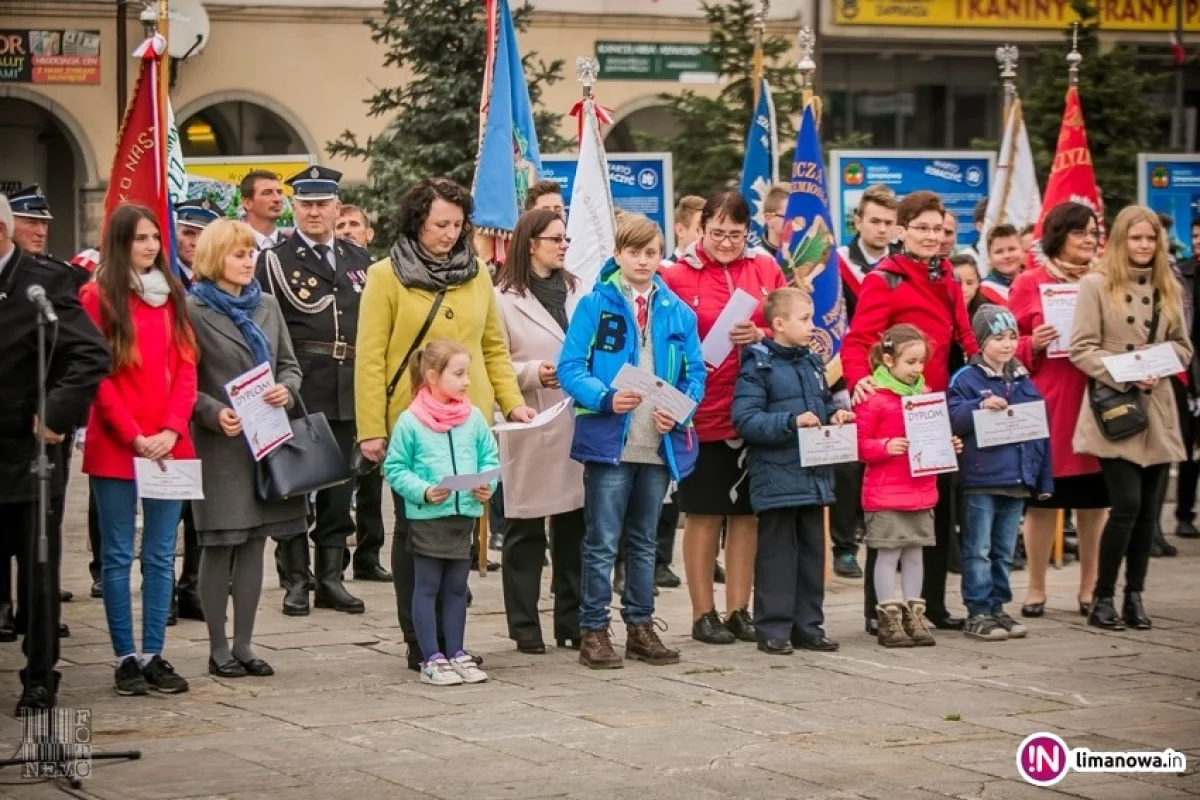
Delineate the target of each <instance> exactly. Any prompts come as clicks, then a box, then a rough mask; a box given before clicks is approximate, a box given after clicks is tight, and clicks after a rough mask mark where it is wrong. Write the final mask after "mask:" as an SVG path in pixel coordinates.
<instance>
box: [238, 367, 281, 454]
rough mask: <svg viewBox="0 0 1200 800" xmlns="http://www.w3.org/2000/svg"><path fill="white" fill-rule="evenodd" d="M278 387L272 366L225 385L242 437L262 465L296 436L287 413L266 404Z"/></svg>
mask: <svg viewBox="0 0 1200 800" xmlns="http://www.w3.org/2000/svg"><path fill="white" fill-rule="evenodd" d="M274 385H275V375H274V373H272V371H271V365H270V364H260V365H259V366H257V367H255V368H254V369H252V370H250V371H249V372H247V373H245V374H244V375H239V376H238V377H236V378H234V379H233V380H231V381H230V382H229V383H227V384H225V393H226V394H227V395H229V402H230V404H231V405H232V407H233V410H234V412H235V413H236V414H237V415H238V418H239V419H241V421H242V433H243V434H244V435H245V437H246V441H247V442H248V443H249V445H250V453H251V455H253V456H254V460H255V461H262V460H263V459H264V458H266V457H267V456H269V455H270V454H271V453H273V452H275V451H276V450H278V449H279V448H280V447H282V446H283V445H284V444H285V443H286V442H288V441H290V440H291V438H292V435H293V434H292V424H291V422H290V421H288V415H287V412H286V411H284V410H283V409H282V408H277V407H275V406H273V405H271V404H270V403H268V402H267V401H266V400H263V395H265V394H266V393H267V390H268V389H270V388H271V387H272V386H274Z"/></svg>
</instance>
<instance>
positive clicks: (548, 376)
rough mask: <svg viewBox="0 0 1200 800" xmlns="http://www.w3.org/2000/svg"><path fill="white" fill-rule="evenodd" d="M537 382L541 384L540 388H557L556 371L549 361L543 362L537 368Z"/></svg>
mask: <svg viewBox="0 0 1200 800" xmlns="http://www.w3.org/2000/svg"><path fill="white" fill-rule="evenodd" d="M538 380H539V381H541V382H542V386H545V387H546V388H547V389H557V388H559V386H558V369H557V368H556V367H555V366H554V365H553V364H551V363H550V362H549V361H543V362H542V364H541V366H539V367H538Z"/></svg>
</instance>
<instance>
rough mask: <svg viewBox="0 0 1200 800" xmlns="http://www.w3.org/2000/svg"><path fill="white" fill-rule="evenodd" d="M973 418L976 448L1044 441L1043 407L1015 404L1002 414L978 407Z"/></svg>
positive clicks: (1046, 429)
mask: <svg viewBox="0 0 1200 800" xmlns="http://www.w3.org/2000/svg"><path fill="white" fill-rule="evenodd" d="M972 415H973V416H974V418H975V441H976V443H977V444H978V445H979V446H980V447H995V446H997V445H1001V444H1015V443H1017V442H1030V441H1033V440H1035V439H1048V438H1049V437H1050V426H1049V425H1048V424H1047V423H1046V404H1045V402H1043V401H1041V400H1039V401H1037V402H1036V403H1018V404H1016V405H1015V406H1009V407H1008V408H1006V409H1004V410H1003V411H992V410H991V409H987V408H981V409H979V410H978V411H975V412H973V414H972Z"/></svg>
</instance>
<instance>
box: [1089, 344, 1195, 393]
mask: <svg viewBox="0 0 1200 800" xmlns="http://www.w3.org/2000/svg"><path fill="white" fill-rule="evenodd" d="M1100 360H1101V361H1103V362H1104V367H1105V369H1107V370H1108V374H1109V375H1112V379H1113V380H1114V381H1119V382H1121V383H1137V382H1138V381H1144V380H1146V379H1147V378H1166V377H1169V376H1171V375H1178V374H1179V373H1181V372H1183V364H1180V363H1179V356H1178V355H1177V354H1176V353H1175V348H1174V347H1172V346H1171V345H1169V344H1165V343H1164V344H1156V345H1154V346H1153V347H1147V348H1146V349H1145V350H1137V351H1135V352H1132V353H1122V354H1121V355H1119V356H1104V357H1103V358H1101V359H1100Z"/></svg>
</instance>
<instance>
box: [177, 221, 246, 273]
mask: <svg viewBox="0 0 1200 800" xmlns="http://www.w3.org/2000/svg"><path fill="white" fill-rule="evenodd" d="M239 247H246V248H249V249H251V250H253V249H254V231H253V230H252V229H251V228H250V226H249V225H247V224H246V223H244V222H239V221H238V220H235V219H218V220H214V221H213V222H211V223H209V224H208V226H207V227H206V228H205V229H204V230H202V231H201V232H200V237H199V238H198V239H196V255H195V256H194V257H193V258H192V272H194V273H196V277H198V278H203V279H204V280H207V281H213V282H214V283H215V282H216V281H218V280H220V279H221V278H223V277H224V276H225V257H226V256H228V255H229V254H230V253H232V252H233V251H234V250H236V249H237V248H239Z"/></svg>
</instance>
